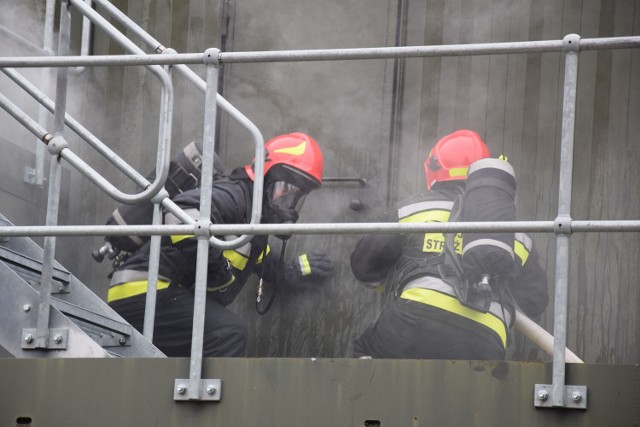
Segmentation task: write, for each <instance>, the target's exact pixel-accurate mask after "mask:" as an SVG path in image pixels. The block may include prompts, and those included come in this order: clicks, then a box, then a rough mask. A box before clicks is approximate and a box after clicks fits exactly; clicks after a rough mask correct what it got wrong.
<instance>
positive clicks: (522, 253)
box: [513, 240, 529, 265]
mask: <svg viewBox="0 0 640 427" xmlns="http://www.w3.org/2000/svg"><path fill="white" fill-rule="evenodd" d="M513 252H514V253H515V254H516V255H517V256H518V258H520V260H521V261H522V265H524V263H525V262H527V258H529V251H528V250H527V248H526V247H525V246H524V245H523V244H522V242H519V241H518V240H516V241H515V242H514V244H513Z"/></svg>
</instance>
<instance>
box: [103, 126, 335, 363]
mask: <svg viewBox="0 0 640 427" xmlns="http://www.w3.org/2000/svg"><path fill="white" fill-rule="evenodd" d="M265 148H266V151H267V152H266V159H265V165H264V200H263V206H262V222H263V223H272V224H273V223H287V222H289V223H294V222H296V221H297V220H298V212H299V210H300V208H301V206H302V203H303V202H304V199H305V197H306V195H307V194H308V193H310V192H311V191H312V190H314V189H317V188H319V187H320V185H321V182H322V163H323V162H322V152H321V150H320V147H319V145H318V144H317V143H316V141H315V140H313V139H312V138H311V137H309V136H308V135H306V134H303V133H291V134H287V135H280V136H278V137H275V138H273V139H271V140H270V141H268V142H267V144H266V146H265ZM253 179H254V167H253V165H247V166H246V167H244V168H237V169H235V170H233V171H232V172H231V173H230V174H229V176H228V177H220V178H218V179H216V180H215V181H214V182H213V186H212V192H211V203H212V209H211V210H212V214H211V221H212V222H213V223H217V224H242V223H248V222H249V221H250V217H251V211H252V205H251V204H252V197H251V196H252V194H253ZM172 200H173V201H174V202H175V203H176V205H178V206H179V207H180V208H182V209H183V210H184V211H185V212H186V213H187V214H188V215H190V216H192V217H193V218H194V219H198V218H199V215H200V213H199V203H200V190H199V189H194V190H189V191H185V192H183V193H180V194H178V195H177V196H176V197H174V198H173V199H172ZM164 222H165V224H177V223H179V222H180V221H179V220H178V219H177V218H176V217H175V216H174V215H173V214H171V213H167V214H165V218H164ZM227 237H230V238H235V237H236V236H227ZM282 237H283V238H286V237H287V236H282ZM267 240H268V236H254V237H253V238H252V240H251V241H250V242H249V243H247V244H246V245H244V246H242V247H240V248H237V249H233V250H221V249H219V248H215V247H210V248H209V264H208V271H207V303H206V309H205V326H204V342H203V355H204V356H205V357H206V356H226V357H233V356H245V353H246V344H247V327H246V325H245V323H244V321H243V320H242V319H241V318H240V317H239V316H237V315H236V314H235V313H233V312H231V311H230V310H228V309H227V308H226V307H225V306H227V305H228V304H230V303H231V302H232V301H233V300H234V299H235V297H236V296H237V295H238V293H239V292H240V291H241V290H242V288H243V286H244V285H245V283H246V281H247V280H248V279H249V277H250V276H251V274H252V273H256V274H257V275H259V277H260V280H265V281H267V282H286V283H288V284H289V285H291V286H296V284H297V286H298V287H300V286H308V285H307V284H308V283H318V282H321V281H322V280H324V279H326V278H327V277H329V276H330V275H331V274H332V268H333V267H332V263H331V261H330V259H329V258H327V257H326V256H325V255H323V254H303V255H300V256H299V257H296V258H295V259H294V260H293V261H291V262H288V263H285V262H283V261H282V257H278V256H271V251H270V249H269V246H268V244H267ZM196 253H197V239H195V238H194V237H193V236H165V237H163V238H162V243H161V249H160V268H159V272H158V273H159V278H158V294H157V302H156V314H155V325H154V335H153V342H154V344H155V345H156V346H157V347H158V348H159V349H160V350H161V351H163V352H164V353H165V354H166V355H167V356H183V357H186V356H189V355H190V352H191V337H192V328H193V308H194V295H193V288H194V285H195V276H196ZM148 264H149V243H146V244H145V245H144V246H142V247H141V249H139V250H138V251H137V252H136V253H135V254H133V255H131V256H130V257H129V258H128V259H127V260H126V261H125V262H124V263H123V264H122V265H121V266H119V268H117V269H116V270H115V271H114V272H113V273H112V279H111V285H110V288H109V293H108V302H109V305H110V306H111V307H112V308H113V309H115V310H116V311H117V312H118V313H119V314H120V315H121V316H122V317H124V318H125V319H126V320H127V321H128V322H130V323H131V325H133V326H134V327H135V328H136V329H138V330H142V327H143V321H144V310H145V300H146V291H147V275H148Z"/></svg>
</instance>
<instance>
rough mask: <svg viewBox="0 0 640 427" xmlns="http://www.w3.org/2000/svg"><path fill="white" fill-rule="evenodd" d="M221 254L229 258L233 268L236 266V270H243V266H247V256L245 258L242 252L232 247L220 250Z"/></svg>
mask: <svg viewBox="0 0 640 427" xmlns="http://www.w3.org/2000/svg"><path fill="white" fill-rule="evenodd" d="M222 254H223V255H224V257H225V258H226V259H228V260H229V262H230V263H231V265H232V266H233V268H236V269H238V270H244V268H245V267H246V266H247V261H249V258H247V257H246V256H245V255H244V254H241V253H240V252H238V251H235V250H233V249H227V250H226V251H224V252H222Z"/></svg>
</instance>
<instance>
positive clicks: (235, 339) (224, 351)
mask: <svg viewBox="0 0 640 427" xmlns="http://www.w3.org/2000/svg"><path fill="white" fill-rule="evenodd" d="M145 301H146V295H145V294H142V295H136V296H133V297H130V298H125V299H122V300H118V301H113V302H112V303H110V304H109V305H110V306H111V307H112V308H113V309H114V310H115V311H116V312H117V313H118V314H120V315H121V316H122V317H123V318H124V319H125V320H126V321H128V322H129V323H130V324H131V326H133V327H134V328H136V329H137V330H138V331H141V332H142V328H143V323H144V311H145ZM193 305H194V296H193V293H192V292H191V291H190V290H188V289H185V288H182V287H180V286H174V285H172V286H170V287H169V288H167V289H163V290H159V291H158V295H157V299H156V314H155V323H154V329H153V344H155V346H156V347H158V348H159V349H160V350H161V351H162V352H163V353H164V354H166V355H167V356H170V357H189V356H190V355H191V336H192V330H193ZM246 348H247V327H246V325H245V323H244V321H243V320H242V319H240V317H238V316H237V315H236V314H235V313H233V312H231V311H229V310H227V309H226V308H225V307H224V306H223V305H221V304H220V303H217V302H215V301H213V300H212V299H210V298H207V302H206V309H205V319H204V337H203V348H202V354H203V356H204V357H213V356H218V357H243V356H245V355H246Z"/></svg>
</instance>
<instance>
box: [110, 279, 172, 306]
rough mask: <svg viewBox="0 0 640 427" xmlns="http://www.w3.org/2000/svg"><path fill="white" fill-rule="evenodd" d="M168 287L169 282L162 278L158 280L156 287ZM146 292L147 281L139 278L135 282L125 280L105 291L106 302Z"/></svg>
mask: <svg viewBox="0 0 640 427" xmlns="http://www.w3.org/2000/svg"><path fill="white" fill-rule="evenodd" d="M168 287H169V282H165V281H164V280H158V286H157V289H166V288H168ZM146 292H147V281H146V280H139V281H136V282H127V283H121V284H119V285H115V286H112V287H110V288H109V292H108V293H107V302H113V301H118V300H121V299H125V298H130V297H133V296H136V295H140V294H144V293H146Z"/></svg>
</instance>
